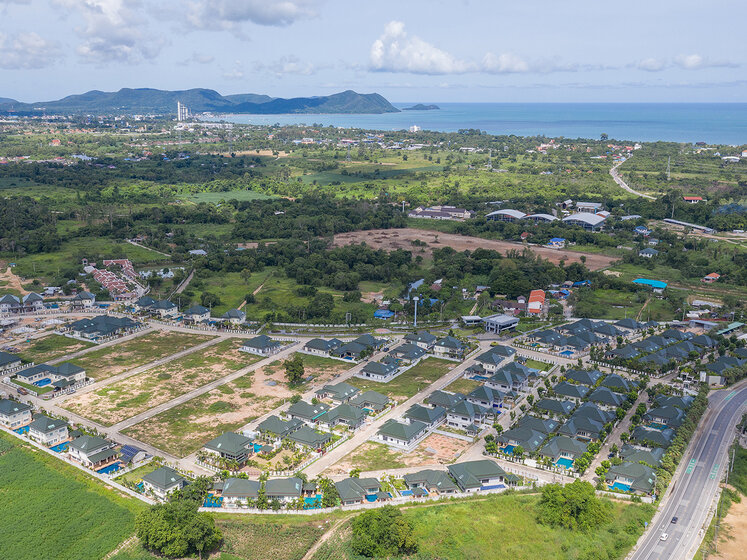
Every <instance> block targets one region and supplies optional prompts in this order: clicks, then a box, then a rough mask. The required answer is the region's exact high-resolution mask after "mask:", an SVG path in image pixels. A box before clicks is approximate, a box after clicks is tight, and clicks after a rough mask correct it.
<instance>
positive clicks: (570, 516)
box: [537, 480, 612, 531]
mask: <svg viewBox="0 0 747 560" xmlns="http://www.w3.org/2000/svg"><path fill="white" fill-rule="evenodd" d="M611 518H612V504H610V503H609V502H605V501H602V500H601V499H599V498H597V497H596V494H595V492H594V487H593V486H592V485H591V484H589V483H588V482H581V481H580V480H576V481H574V482H572V483H571V484H567V485H565V486H561V485H559V484H549V485H547V486H544V487H543V488H542V498H541V499H540V501H539V504H537V521H538V522H539V523H541V524H543V525H549V526H551V527H564V528H566V529H571V530H581V531H591V530H592V529H596V528H597V527H599V526H601V525H604V524H605V523H607V522H608V521H609V520H610V519H611Z"/></svg>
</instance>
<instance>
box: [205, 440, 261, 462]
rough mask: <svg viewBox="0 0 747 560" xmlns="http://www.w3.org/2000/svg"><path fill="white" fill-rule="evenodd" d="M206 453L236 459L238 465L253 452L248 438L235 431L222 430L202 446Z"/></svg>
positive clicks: (251, 443) (231, 459)
mask: <svg viewBox="0 0 747 560" xmlns="http://www.w3.org/2000/svg"><path fill="white" fill-rule="evenodd" d="M202 448H203V449H204V450H205V452H206V453H209V454H211V455H214V456H216V457H220V458H222V459H226V460H229V461H236V462H237V463H238V464H239V465H243V464H244V463H246V461H247V459H248V458H249V457H250V456H251V455H252V454H253V453H254V445H253V442H252V440H251V439H250V438H248V437H246V436H244V435H241V434H237V433H235V432H224V433H223V434H221V435H219V436H218V437H217V438H215V439H211V440H210V441H209V442H207V443H206V444H205V445H203V446H202Z"/></svg>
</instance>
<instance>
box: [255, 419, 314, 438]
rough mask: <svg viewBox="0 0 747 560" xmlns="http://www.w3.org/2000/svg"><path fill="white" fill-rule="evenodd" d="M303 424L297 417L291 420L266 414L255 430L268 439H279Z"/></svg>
mask: <svg viewBox="0 0 747 560" xmlns="http://www.w3.org/2000/svg"><path fill="white" fill-rule="evenodd" d="M304 425H305V424H304V423H303V422H302V421H301V420H298V419H297V418H292V419H291V420H287V421H286V420H281V419H280V418H278V417H277V416H275V415H272V416H268V417H267V418H265V419H264V420H262V422H260V423H259V425H258V426H257V431H258V432H259V433H260V435H261V436H262V437H264V438H265V439H267V440H269V441H276V442H278V441H280V440H282V439H285V438H287V437H288V436H289V435H290V434H292V433H293V432H295V431H296V430H299V429H301V427H302V426H304Z"/></svg>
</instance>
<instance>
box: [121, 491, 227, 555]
mask: <svg viewBox="0 0 747 560" xmlns="http://www.w3.org/2000/svg"><path fill="white" fill-rule="evenodd" d="M135 530H136V532H137V536H138V538H139V539H140V542H141V543H142V545H143V546H144V547H145V548H147V549H148V550H151V551H154V552H158V553H160V554H163V555H165V556H169V557H172V558H175V557H178V558H181V557H183V556H187V555H189V554H194V553H195V552H196V553H197V554H199V556H200V558H202V554H203V553H204V552H209V551H211V550H214V549H215V548H217V547H218V545H219V544H220V543H221V541H222V540H223V535H222V534H221V532H220V529H218V528H217V527H216V526H215V520H214V519H213V517H212V516H210V515H207V514H205V513H198V512H197V504H195V503H193V502H192V501H191V500H176V501H172V502H168V503H165V504H158V505H155V506H153V507H151V508H150V509H147V510H145V511H142V512H140V513H139V514H138V515H137V518H136V519H135Z"/></svg>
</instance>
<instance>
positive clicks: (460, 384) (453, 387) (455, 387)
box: [444, 377, 482, 395]
mask: <svg viewBox="0 0 747 560" xmlns="http://www.w3.org/2000/svg"><path fill="white" fill-rule="evenodd" d="M480 386H482V383H480V382H479V381H476V380H474V379H466V378H464V377H461V378H459V379H457V380H456V381H452V382H451V383H449V384H448V385H447V386H446V387H445V388H444V391H451V392H452V393H462V394H463V395H468V394H470V393H471V392H472V391H474V390H475V389H477V388H478V387H480Z"/></svg>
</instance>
